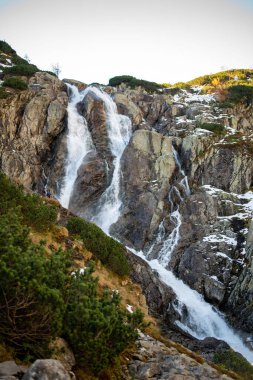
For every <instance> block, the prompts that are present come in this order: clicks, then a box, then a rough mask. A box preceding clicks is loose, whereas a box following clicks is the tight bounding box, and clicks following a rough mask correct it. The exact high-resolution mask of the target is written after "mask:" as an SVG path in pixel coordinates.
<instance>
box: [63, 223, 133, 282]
mask: <svg viewBox="0 0 253 380" xmlns="http://www.w3.org/2000/svg"><path fill="white" fill-rule="evenodd" d="M67 228H68V230H69V231H70V232H71V233H72V234H74V235H79V236H80V238H81V239H82V241H83V242H84V245H85V247H86V248H87V249H88V250H90V251H91V252H93V253H94V254H95V255H96V257H97V258H98V259H99V260H101V262H102V263H103V264H104V265H105V266H107V267H108V268H109V269H111V270H112V271H113V272H115V273H117V274H119V275H120V276H123V275H128V274H129V264H128V262H127V259H126V257H125V253H124V250H125V248H124V247H123V245H122V244H120V243H119V242H117V241H116V240H114V239H112V238H110V237H109V236H107V235H106V234H105V233H104V232H103V231H102V230H101V229H100V228H99V227H97V226H96V225H95V224H93V223H89V222H87V221H85V220H83V219H81V218H79V217H72V218H71V219H70V220H69V221H68V224H67Z"/></svg>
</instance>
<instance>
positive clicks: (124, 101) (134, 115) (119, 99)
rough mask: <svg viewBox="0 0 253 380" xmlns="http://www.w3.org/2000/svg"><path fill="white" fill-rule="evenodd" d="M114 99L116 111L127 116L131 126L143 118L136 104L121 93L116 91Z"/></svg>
mask: <svg viewBox="0 0 253 380" xmlns="http://www.w3.org/2000/svg"><path fill="white" fill-rule="evenodd" d="M114 101H115V103H116V104H117V107H118V112H119V113H120V114H122V115H126V116H129V117H130V119H131V121H132V124H133V126H137V125H139V124H140V123H141V121H142V119H143V115H142V112H141V110H140V108H139V107H137V105H136V104H135V103H134V102H133V101H132V100H131V99H129V98H128V96H127V95H125V94H123V93H116V94H115V95H114Z"/></svg>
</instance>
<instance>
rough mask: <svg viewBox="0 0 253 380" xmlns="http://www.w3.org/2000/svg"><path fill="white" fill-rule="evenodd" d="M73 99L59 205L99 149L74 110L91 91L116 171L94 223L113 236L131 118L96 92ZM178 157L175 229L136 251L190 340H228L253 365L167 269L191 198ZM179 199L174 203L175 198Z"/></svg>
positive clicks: (211, 311) (219, 318)
mask: <svg viewBox="0 0 253 380" xmlns="http://www.w3.org/2000/svg"><path fill="white" fill-rule="evenodd" d="M70 87H71V90H72V97H71V99H70V103H69V106H68V136H67V148H68V154H67V164H66V176H65V179H64V186H63V189H62V192H61V195H60V198H59V200H60V202H61V203H62V204H63V205H65V207H67V206H68V203H69V199H70V196H71V192H72V189H73V187H74V183H75V180H76V177H77V171H78V168H79V166H80V165H81V164H82V162H83V159H84V158H85V156H86V154H87V153H88V152H89V151H90V150H93V149H95V148H94V146H93V143H92V139H91V136H90V133H89V131H88V128H87V123H86V121H85V119H84V118H83V117H82V116H80V115H79V114H78V112H77V109H76V105H77V103H78V102H79V101H81V100H82V99H83V97H84V96H85V95H86V94H87V93H88V92H89V91H91V92H93V93H94V94H95V95H96V96H97V97H99V98H100V99H101V100H102V101H103V102H104V104H105V109H106V114H107V131H108V137H109V142H110V149H111V152H112V154H113V156H114V157H115V158H114V172H113V175H112V180H111V183H110V185H109V186H108V188H107V189H106V190H105V192H104V193H103V194H102V195H101V197H100V199H99V200H98V203H97V212H96V215H95V216H94V218H93V221H94V222H96V223H97V224H98V225H99V226H100V227H101V228H103V230H104V231H105V232H107V233H109V229H110V226H111V225H112V224H113V223H115V222H116V221H117V219H118V218H119V216H120V208H121V204H122V202H121V199H120V176H121V170H120V159H121V156H122V154H123V151H124V149H125V147H126V145H127V144H128V141H129V139H130V136H131V122H130V120H129V118H127V117H125V116H123V115H119V114H118V113H117V109H116V105H115V103H114V102H113V100H112V98H111V97H110V96H109V95H108V94H106V93H104V92H103V91H101V90H99V89H98V88H96V87H88V88H87V89H86V90H85V91H84V92H82V93H80V94H79V93H78V91H77V89H76V88H75V87H73V86H70ZM173 154H174V158H175V161H176V164H177V168H178V172H179V180H178V182H177V183H176V184H175V185H174V186H172V188H171V189H170V191H169V194H168V199H169V202H170V205H171V215H170V219H171V222H172V224H173V225H174V228H173V230H172V232H171V233H170V235H169V236H168V237H167V238H166V231H165V226H164V221H162V222H161V223H160V226H159V229H158V234H157V237H156V239H155V241H154V242H153V244H152V245H151V248H150V250H149V252H148V253H147V254H146V256H144V254H143V253H142V252H136V251H133V250H132V251H133V252H134V253H135V254H136V255H138V256H140V257H142V258H143V259H144V260H146V261H147V262H148V263H149V265H150V266H151V268H153V269H154V270H156V271H157V272H158V274H159V276H160V279H161V280H162V281H163V282H164V283H165V284H167V285H168V286H169V287H171V288H172V289H173V291H174V292H175V294H176V296H177V304H175V305H174V307H175V308H176V309H177V311H178V312H179V314H180V316H181V320H180V321H177V322H176V324H177V325H178V326H180V327H181V328H182V329H183V330H185V331H186V332H189V333H190V334H191V335H192V336H194V337H196V338H198V339H203V338H205V337H215V338H217V339H221V340H224V341H225V342H227V343H228V344H229V345H230V346H231V347H232V348H233V349H234V350H236V351H238V352H240V353H241V354H242V355H243V356H244V357H245V358H247V359H248V360H249V361H250V362H252V361H253V353H252V351H250V350H249V349H248V348H247V347H246V346H245V345H244V343H243V342H242V340H241V338H240V337H239V336H238V335H237V334H236V333H235V332H234V331H233V330H232V329H231V328H230V327H229V326H228V325H227V323H226V321H225V319H224V318H223V315H222V314H221V313H220V312H219V311H218V310H216V309H215V308H214V307H213V306H211V305H210V304H209V303H207V302H205V300H204V299H203V297H202V296H201V295H200V294H199V293H198V292H196V291H195V290H192V289H191V288H190V287H188V286H187V285H186V284H184V283H183V281H181V280H179V279H177V278H176V277H175V275H174V274H173V273H172V272H171V271H169V270H167V269H166V267H167V266H168V263H169V261H170V257H171V253H172V252H173V250H174V249H175V248H176V246H177V244H178V242H179V240H180V226H181V223H182V218H181V214H180V204H181V203H182V202H183V201H184V199H185V197H186V196H188V195H189V194H190V188H189V185H188V179H187V176H186V174H185V172H184V170H183V169H182V166H181V163H180V159H179V157H178V153H177V152H176V150H175V149H174V151H173ZM175 198H176V199H178V202H175V201H174V199H175ZM155 245H157V246H161V245H162V247H161V249H160V252H159V255H158V259H155V260H148V258H149V256H150V254H151V253H152V250H153V249H154V247H155Z"/></svg>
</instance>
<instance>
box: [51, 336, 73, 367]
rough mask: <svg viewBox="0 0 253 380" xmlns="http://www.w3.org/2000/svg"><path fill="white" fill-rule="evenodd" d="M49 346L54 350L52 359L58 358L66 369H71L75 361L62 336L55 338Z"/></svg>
mask: <svg viewBox="0 0 253 380" xmlns="http://www.w3.org/2000/svg"><path fill="white" fill-rule="evenodd" d="M50 348H51V349H53V351H54V354H53V356H52V359H55V360H59V361H60V362H61V364H62V365H63V367H64V368H65V369H66V371H71V369H72V367H74V365H75V364H76V361H75V357H74V354H73V352H72V350H71V349H70V347H69V345H68V343H67V342H66V341H65V340H64V339H62V338H57V339H56V340H55V341H54V342H52V343H51V345H50Z"/></svg>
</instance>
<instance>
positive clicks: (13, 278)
mask: <svg viewBox="0 0 253 380" xmlns="http://www.w3.org/2000/svg"><path fill="white" fill-rule="evenodd" d="M28 233H29V230H28V228H27V227H26V226H24V225H23V223H22V221H21V219H20V218H19V217H18V216H17V215H16V214H15V213H13V212H9V213H8V214H7V215H1V216H0V320H1V324H0V339H1V341H3V342H4V343H5V344H8V345H10V346H11V347H13V348H14V349H15V350H16V352H18V353H20V354H24V355H25V354H34V355H43V354H45V352H46V350H47V345H48V343H49V341H50V340H51V339H53V338H54V337H56V336H59V334H60V333H61V329H62V322H63V321H62V316H63V315H64V312H65V300H64V292H63V289H64V288H65V285H66V281H67V273H68V267H69V261H68V260H67V256H66V254H64V253H63V252H61V251H57V252H54V253H53V254H52V255H50V256H46V254H45V250H44V247H43V246H42V245H34V244H33V243H32V242H31V241H30V239H29V238H28Z"/></svg>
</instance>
